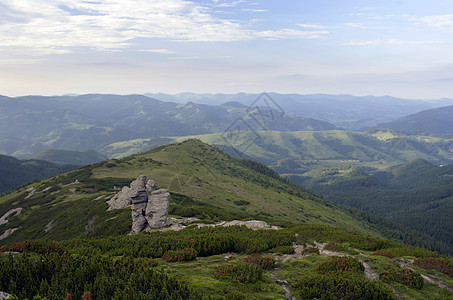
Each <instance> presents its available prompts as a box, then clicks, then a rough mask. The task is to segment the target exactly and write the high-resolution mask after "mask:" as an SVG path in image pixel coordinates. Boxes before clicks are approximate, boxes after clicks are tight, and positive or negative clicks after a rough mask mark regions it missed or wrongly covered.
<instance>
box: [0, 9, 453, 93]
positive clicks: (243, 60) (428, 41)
mask: <svg viewBox="0 0 453 300" xmlns="http://www.w3.org/2000/svg"><path fill="white" fill-rule="evenodd" d="M451 53H453V0H447V1H445V0H444V1H442V0H440V1H436V0H434V1H419V0H410V1H409V0H408V1H406V0H399V1H396V0H380V1H377V0H375V1H367V0H360V1H354V0H292V1H288V0H282V1H261V0H257V1H246V0H242V1H241V0H233V1H231V0H199V1H184V0H167V1H160V0H134V1H129V0H103V1H97V0H90V1H80V0H0V94H3V95H9V96H19V95H26V94H44V95H54V94H64V93H120V94H129V93H147V92H152V93H157V92H163V93H179V92H198V93H236V92H257V93H258V92H262V91H269V92H270V91H272V92H280V93H300V94H310V93H332V94H341V93H346V94H354V95H392V96H399V97H405V98H441V97H452V98H453V55H452V54H451Z"/></svg>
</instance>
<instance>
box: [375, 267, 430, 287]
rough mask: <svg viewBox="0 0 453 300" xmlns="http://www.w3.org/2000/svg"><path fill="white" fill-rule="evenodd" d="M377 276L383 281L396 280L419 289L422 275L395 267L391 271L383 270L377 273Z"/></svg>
mask: <svg viewBox="0 0 453 300" xmlns="http://www.w3.org/2000/svg"><path fill="white" fill-rule="evenodd" d="M379 278H380V279H381V280H382V281H384V282H388V283H390V282H392V281H395V282H398V283H401V284H404V285H407V286H408V287H413V288H416V289H421V288H422V287H423V283H424V280H423V277H422V276H421V275H420V273H418V272H416V271H414V270H411V269H405V268H401V267H399V266H398V267H397V268H395V269H393V270H391V271H384V272H381V273H380V274H379Z"/></svg>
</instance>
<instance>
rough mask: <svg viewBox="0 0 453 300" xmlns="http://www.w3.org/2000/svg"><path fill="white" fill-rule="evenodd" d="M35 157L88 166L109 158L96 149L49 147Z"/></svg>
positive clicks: (57, 162)
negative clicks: (74, 149) (75, 149)
mask: <svg viewBox="0 0 453 300" xmlns="http://www.w3.org/2000/svg"><path fill="white" fill-rule="evenodd" d="M33 158H34V159H41V160H46V161H50V162H53V163H56V164H72V165H79V166H86V165H90V164H94V163H97V162H100V161H103V160H105V159H107V157H105V156H104V155H102V154H99V153H98V152H96V151H94V150H83V151H71V150H64V149H47V150H43V151H41V152H39V153H38V154H36V155H35V156H33Z"/></svg>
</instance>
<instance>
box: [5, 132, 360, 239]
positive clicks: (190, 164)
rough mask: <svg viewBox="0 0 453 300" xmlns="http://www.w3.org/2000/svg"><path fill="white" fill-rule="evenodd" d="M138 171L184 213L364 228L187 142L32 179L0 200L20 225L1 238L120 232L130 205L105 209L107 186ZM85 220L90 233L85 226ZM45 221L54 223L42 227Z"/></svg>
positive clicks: (269, 175)
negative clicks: (19, 211)
mask: <svg viewBox="0 0 453 300" xmlns="http://www.w3.org/2000/svg"><path fill="white" fill-rule="evenodd" d="M140 174H145V175H147V176H148V178H152V179H154V180H156V182H157V185H158V186H159V187H161V188H168V189H169V190H170V192H171V193H172V194H173V197H172V201H173V203H172V207H173V210H174V213H175V214H178V213H179V214H181V213H184V214H186V216H187V214H188V213H187V211H186V209H189V208H190V212H191V213H190V214H191V215H193V216H199V217H202V218H205V219H208V220H225V219H226V220H231V219H234V218H239V219H241V218H247V217H254V218H258V219H265V220H266V219H271V220H280V221H284V222H310V223H316V224H332V225H336V226H341V227H347V228H351V229H355V230H359V231H363V232H368V230H369V229H367V228H366V227H364V225H363V224H362V223H361V222H360V221H358V220H356V219H355V218H354V217H352V216H351V215H349V214H348V213H347V212H345V211H342V210H341V209H339V208H336V207H335V206H334V205H332V204H331V203H328V202H325V201H324V200H322V199H320V198H318V197H316V196H314V195H313V194H311V193H309V192H306V191H303V190H301V189H299V188H297V187H295V186H292V185H289V184H287V183H285V181H284V180H282V179H280V177H279V176H278V175H277V174H276V173H274V172H273V171H271V170H270V169H268V168H267V167H265V166H263V165H260V164H257V163H255V162H251V161H246V160H240V159H235V158H231V157H230V156H228V155H226V154H224V153H223V152H221V151H219V150H218V149H217V148H215V147H212V146H209V145H207V144H204V143H202V142H199V141H196V140H189V141H187V142H184V143H181V144H172V145H168V146H163V147H160V148H156V149H154V150H152V151H150V152H146V153H142V154H139V155H134V156H130V157H127V158H124V159H121V160H107V161H104V162H102V163H98V164H94V165H91V166H87V167H84V168H82V169H79V170H76V171H73V172H70V173H67V174H63V175H60V176H56V177H53V178H50V179H46V180H44V181H41V182H37V183H34V184H32V185H31V186H33V187H34V188H35V189H36V191H37V192H36V193H35V194H34V195H33V196H31V197H30V198H28V199H26V196H27V195H28V192H27V191H26V190H27V189H29V188H30V186H26V187H23V188H21V189H19V190H17V191H15V192H13V193H10V194H8V195H6V196H4V197H2V198H0V199H1V200H0V214H4V213H6V212H7V211H9V210H10V209H12V208H17V207H22V208H23V212H22V214H20V215H19V216H18V217H17V218H15V219H12V220H10V222H8V223H7V224H6V225H5V226H3V227H4V229H9V228H16V227H18V228H19V229H18V230H17V231H16V232H15V233H14V234H13V235H11V236H10V237H9V238H8V239H6V240H5V241H2V242H10V241H19V240H23V239H31V238H51V239H63V238H65V239H66V238H71V237H80V236H87V235H88V236H99V235H106V234H111V233H127V232H129V231H130V225H131V224H130V223H131V220H130V210H129V209H127V210H123V211H113V212H107V211H106V209H107V204H106V200H108V199H109V198H111V197H112V196H113V194H114V186H117V187H122V186H124V185H129V183H130V182H131V181H132V180H134V179H135V178H137V177H138V176H139V175H140ZM76 180H78V183H75V181H76ZM71 183H75V184H71ZM88 222H90V224H91V225H92V226H91V228H92V229H91V230H90V231H86V229H85V226H86V225H87V224H88ZM49 224H56V225H55V226H51V227H52V230H46V231H45V230H44V229H45V228H46V226H50V225H49ZM2 229H3V228H2ZM112 231H113V232H112Z"/></svg>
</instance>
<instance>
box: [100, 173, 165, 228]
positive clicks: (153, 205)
mask: <svg viewBox="0 0 453 300" xmlns="http://www.w3.org/2000/svg"><path fill="white" fill-rule="evenodd" d="M169 202H170V193H169V192H168V190H158V189H157V186H156V182H155V181H154V180H149V181H148V182H146V176H145V175H140V176H139V177H138V178H137V179H136V180H134V181H133V182H132V183H131V186H130V188H129V187H126V186H125V187H123V189H122V190H121V191H120V192H119V193H118V194H116V195H115V196H113V197H112V199H110V200H109V201H108V202H107V203H108V204H109V208H108V210H114V209H122V208H126V207H128V206H131V208H132V233H134V234H136V233H140V232H142V231H144V230H145V229H148V228H161V227H164V226H165V225H166V224H167V218H168V210H169Z"/></svg>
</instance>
